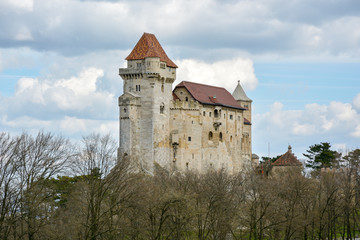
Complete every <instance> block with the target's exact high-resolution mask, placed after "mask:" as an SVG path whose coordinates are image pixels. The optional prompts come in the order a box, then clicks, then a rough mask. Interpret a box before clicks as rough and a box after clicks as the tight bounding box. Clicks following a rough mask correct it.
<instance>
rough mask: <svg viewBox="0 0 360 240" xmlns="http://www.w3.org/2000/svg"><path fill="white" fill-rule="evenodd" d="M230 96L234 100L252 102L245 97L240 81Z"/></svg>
mask: <svg viewBox="0 0 360 240" xmlns="http://www.w3.org/2000/svg"><path fill="white" fill-rule="evenodd" d="M232 95H233V97H234V98H235V99H236V100H241V101H252V100H251V99H250V98H248V96H246V93H245V91H244V89H243V88H242V87H241V85H240V80H239V81H238V85H237V86H236V88H235V90H234V92H233V94H232Z"/></svg>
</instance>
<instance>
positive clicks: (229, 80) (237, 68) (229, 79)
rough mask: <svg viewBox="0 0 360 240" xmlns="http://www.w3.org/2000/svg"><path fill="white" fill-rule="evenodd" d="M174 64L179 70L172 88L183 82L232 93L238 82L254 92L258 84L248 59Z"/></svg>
mask: <svg viewBox="0 0 360 240" xmlns="http://www.w3.org/2000/svg"><path fill="white" fill-rule="evenodd" d="M176 63H177V65H178V66H179V68H178V70H177V80H176V82H175V84H174V86H176V84H178V83H179V82H181V81H183V80H185V81H192V82H198V83H203V84H208V85H213V86H220V87H225V88H226V89H227V90H228V91H230V92H231V93H232V92H233V90H234V89H235V87H236V84H237V81H238V80H240V81H241V85H242V86H243V87H244V88H245V90H254V89H255V88H256V86H257V84H258V79H257V78H256V76H255V71H254V66H253V62H252V61H251V60H250V59H242V58H237V59H231V60H224V61H217V62H213V63H207V62H204V61H201V60H195V59H185V60H180V61H177V62H176Z"/></svg>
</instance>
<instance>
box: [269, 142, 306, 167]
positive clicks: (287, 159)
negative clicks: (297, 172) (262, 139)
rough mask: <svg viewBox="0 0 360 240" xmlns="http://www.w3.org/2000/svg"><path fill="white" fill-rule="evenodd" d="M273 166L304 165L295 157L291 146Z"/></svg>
mask: <svg viewBox="0 0 360 240" xmlns="http://www.w3.org/2000/svg"><path fill="white" fill-rule="evenodd" d="M272 165H273V166H302V163H301V162H300V161H299V160H298V159H297V157H295V155H294V154H293V153H292V151H291V146H289V148H288V151H287V152H286V153H285V154H283V155H282V156H281V157H280V158H278V160H276V161H275V162H273V164H272Z"/></svg>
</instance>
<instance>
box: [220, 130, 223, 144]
mask: <svg viewBox="0 0 360 240" xmlns="http://www.w3.org/2000/svg"><path fill="white" fill-rule="evenodd" d="M222 138H223V136H222V132H220V134H219V140H220V142H222Z"/></svg>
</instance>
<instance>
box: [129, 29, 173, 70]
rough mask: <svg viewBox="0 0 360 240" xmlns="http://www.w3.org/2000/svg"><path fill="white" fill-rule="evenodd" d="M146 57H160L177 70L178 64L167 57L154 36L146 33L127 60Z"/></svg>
mask: <svg viewBox="0 0 360 240" xmlns="http://www.w3.org/2000/svg"><path fill="white" fill-rule="evenodd" d="M146 57H159V58H160V61H162V62H166V65H167V66H168V67H174V68H177V66H176V64H175V63H174V62H173V61H171V60H170V58H169V57H168V56H167V55H166V53H165V51H164V49H163V48H162V47H161V45H160V43H159V41H158V40H157V39H156V37H155V35H154V34H150V33H144V34H143V35H142V37H141V38H140V40H139V41H138V43H137V44H136V45H135V47H134V49H133V50H132V51H131V53H130V55H129V56H127V58H125V60H140V59H145V58H146Z"/></svg>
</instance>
